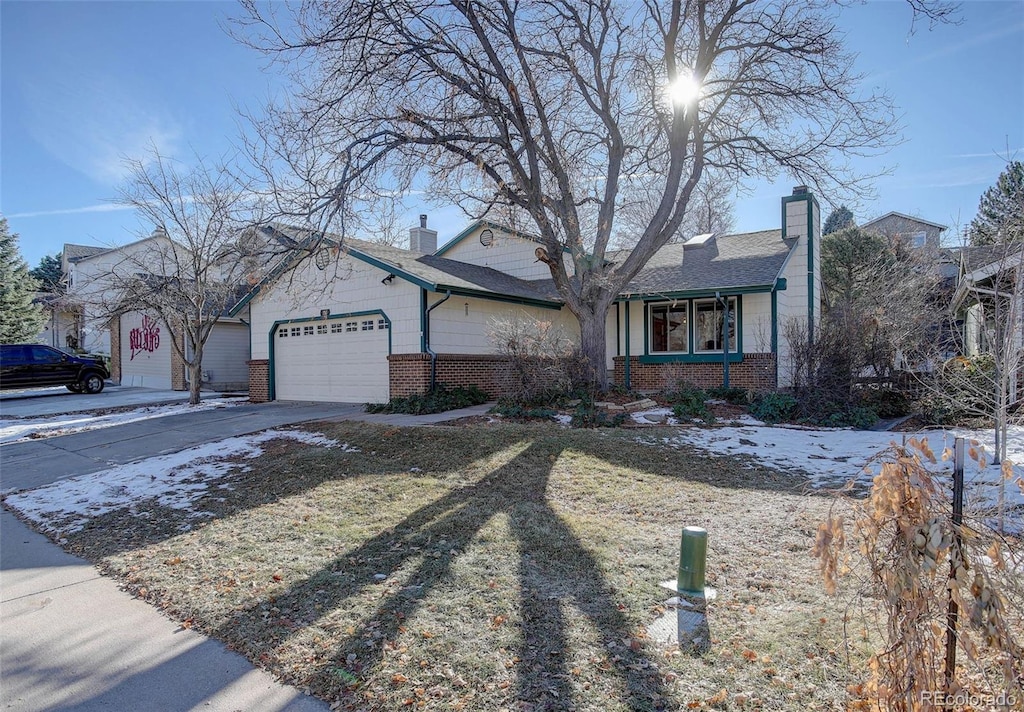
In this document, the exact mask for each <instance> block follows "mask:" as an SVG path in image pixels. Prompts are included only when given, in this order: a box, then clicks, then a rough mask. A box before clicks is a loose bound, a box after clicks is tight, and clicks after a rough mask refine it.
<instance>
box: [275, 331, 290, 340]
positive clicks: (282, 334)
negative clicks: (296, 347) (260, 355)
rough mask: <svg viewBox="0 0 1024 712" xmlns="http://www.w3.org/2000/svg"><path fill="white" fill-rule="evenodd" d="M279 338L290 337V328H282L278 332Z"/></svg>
mask: <svg viewBox="0 0 1024 712" xmlns="http://www.w3.org/2000/svg"><path fill="white" fill-rule="evenodd" d="M277 338H279V339H286V338H288V329H281V330H280V331H278V332H277Z"/></svg>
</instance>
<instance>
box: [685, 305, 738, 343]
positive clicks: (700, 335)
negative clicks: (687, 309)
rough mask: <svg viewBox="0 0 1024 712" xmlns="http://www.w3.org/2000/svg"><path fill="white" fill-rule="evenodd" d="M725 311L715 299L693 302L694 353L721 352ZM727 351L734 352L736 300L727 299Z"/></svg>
mask: <svg viewBox="0 0 1024 712" xmlns="http://www.w3.org/2000/svg"><path fill="white" fill-rule="evenodd" d="M724 320H725V310H724V309H723V308H722V305H721V304H720V303H719V301H718V300H717V299H697V300H694V302H693V339H694V349H693V350H694V353H702V352H704V353H707V352H711V351H721V350H722V324H723V321H724ZM729 351H732V352H733V353H735V352H736V298H735V297H731V298H730V299H729Z"/></svg>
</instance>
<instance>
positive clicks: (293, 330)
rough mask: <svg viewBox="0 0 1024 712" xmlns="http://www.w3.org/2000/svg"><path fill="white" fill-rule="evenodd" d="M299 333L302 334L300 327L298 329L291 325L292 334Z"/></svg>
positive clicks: (297, 334)
mask: <svg viewBox="0 0 1024 712" xmlns="http://www.w3.org/2000/svg"><path fill="white" fill-rule="evenodd" d="M301 335H302V329H300V328H299V327H297V326H293V327H292V336H301Z"/></svg>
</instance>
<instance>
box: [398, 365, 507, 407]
mask: <svg viewBox="0 0 1024 712" xmlns="http://www.w3.org/2000/svg"><path fill="white" fill-rule="evenodd" d="M504 365H505V358H504V357H503V356H498V355H478V354H438V355H437V382H438V383H440V384H444V385H446V386H450V387H452V388H457V387H459V386H476V387H477V388H479V389H480V390H482V391H483V392H484V393H486V394H487V396H488V397H489V398H498V397H499V396H501V395H503V390H504V389H503V387H502V385H501V372H502V368H503V367H504ZM388 371H389V380H390V389H391V397H392V398H401V397H404V396H409V395H413V394H416V393H426V392H427V390H429V389H430V354H391V355H390V356H388Z"/></svg>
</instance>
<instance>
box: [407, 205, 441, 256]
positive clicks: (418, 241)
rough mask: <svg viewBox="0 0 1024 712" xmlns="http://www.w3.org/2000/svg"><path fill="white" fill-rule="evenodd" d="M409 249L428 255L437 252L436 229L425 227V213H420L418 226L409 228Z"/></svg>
mask: <svg viewBox="0 0 1024 712" xmlns="http://www.w3.org/2000/svg"><path fill="white" fill-rule="evenodd" d="M409 249H410V250H412V251H413V252H423V253H426V254H428V255H431V254H433V253H435V252H437V230H428V229H427V216H426V215H420V225H419V227H414V228H412V229H411V230H409Z"/></svg>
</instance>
